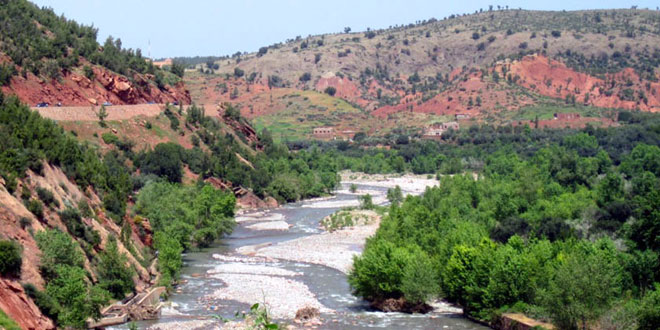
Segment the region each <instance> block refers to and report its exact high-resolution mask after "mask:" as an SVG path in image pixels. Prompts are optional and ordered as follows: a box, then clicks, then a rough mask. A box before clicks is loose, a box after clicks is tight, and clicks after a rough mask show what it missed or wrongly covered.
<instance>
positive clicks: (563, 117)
mask: <svg viewBox="0 0 660 330" xmlns="http://www.w3.org/2000/svg"><path fill="white" fill-rule="evenodd" d="M555 119H557V120H576V119H580V114H579V113H555Z"/></svg>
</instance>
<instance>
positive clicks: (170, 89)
mask: <svg viewBox="0 0 660 330" xmlns="http://www.w3.org/2000/svg"><path fill="white" fill-rule="evenodd" d="M17 68H18V67H17ZM18 71H19V72H21V70H20V68H19V70H18ZM79 71H81V70H80V69H74V70H72V72H62V73H61V77H60V78H59V79H45V78H43V77H38V76H35V75H33V74H32V73H30V72H28V73H27V74H26V75H25V76H23V75H21V74H19V75H16V76H14V77H12V79H11V83H10V84H9V85H8V86H4V87H2V91H3V92H4V93H5V94H15V95H17V96H18V97H19V98H20V99H21V100H22V101H23V102H26V103H28V104H29V105H31V106H35V105H36V104H37V103H41V102H47V103H49V104H50V105H51V106H52V105H55V104H58V103H61V104H62V105H65V106H85V105H100V104H102V103H104V102H110V103H112V104H142V103H148V102H155V103H166V102H170V103H172V102H175V101H177V102H183V103H185V104H189V103H190V102H191V98H190V93H189V92H188V91H187V90H186V88H185V86H184V84H183V82H182V81H181V82H179V83H177V84H176V85H175V86H170V85H166V86H164V87H163V88H162V89H161V88H158V86H156V84H155V83H154V82H153V81H154V77H153V76H151V75H143V74H137V73H136V74H134V75H133V77H132V79H130V80H129V78H127V77H125V76H122V75H119V74H116V73H113V72H112V71H109V70H107V69H105V68H102V67H98V66H95V67H94V68H93V71H94V76H93V77H92V79H88V78H87V77H86V76H85V75H83V74H82V72H79Z"/></svg>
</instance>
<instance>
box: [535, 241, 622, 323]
mask: <svg viewBox="0 0 660 330" xmlns="http://www.w3.org/2000/svg"><path fill="white" fill-rule="evenodd" d="M612 249H613V248H612ZM620 292H621V272H620V269H619V266H618V264H617V261H616V260H615V259H613V258H612V257H611V255H610V251H608V250H603V251H593V250H592V251H584V250H579V249H578V250H577V251H574V252H572V253H571V254H569V255H568V256H566V258H565V259H564V260H562V261H561V262H560V264H559V266H558V267H557V269H556V271H555V273H554V275H553V278H552V279H551V281H550V283H549V285H548V288H547V290H545V291H543V292H542V300H541V301H542V303H543V306H544V307H545V308H546V309H547V310H548V312H549V313H550V315H551V317H552V320H553V323H554V324H555V325H557V326H559V327H560V328H561V329H587V324H588V322H590V321H593V320H596V319H597V318H598V317H599V316H600V315H601V314H602V313H603V312H604V311H606V310H607V309H608V308H609V307H610V306H611V303H612V300H613V298H614V297H616V296H617V295H618V294H619V293H620Z"/></svg>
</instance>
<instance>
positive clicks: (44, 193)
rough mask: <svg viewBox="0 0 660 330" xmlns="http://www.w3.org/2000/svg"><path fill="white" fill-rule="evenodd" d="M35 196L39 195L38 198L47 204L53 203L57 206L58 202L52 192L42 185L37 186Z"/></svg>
mask: <svg viewBox="0 0 660 330" xmlns="http://www.w3.org/2000/svg"><path fill="white" fill-rule="evenodd" d="M36 190H37V196H39V199H40V200H41V201H42V202H44V204H46V205H47V206H51V205H55V206H59V202H58V201H57V200H56V199H55V196H53V193H52V192H51V191H50V190H48V189H46V188H42V187H37V189H36Z"/></svg>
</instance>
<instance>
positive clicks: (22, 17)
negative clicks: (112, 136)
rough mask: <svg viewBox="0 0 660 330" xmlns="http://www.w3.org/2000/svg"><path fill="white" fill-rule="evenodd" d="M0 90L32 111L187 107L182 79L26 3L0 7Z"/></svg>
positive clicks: (94, 32) (115, 41)
mask: <svg viewBox="0 0 660 330" xmlns="http://www.w3.org/2000/svg"><path fill="white" fill-rule="evenodd" d="M0 27H1V28H0V86H2V91H3V92H4V93H5V94H15V95H18V96H19V98H20V99H21V100H22V101H23V102H26V103H28V104H30V105H32V106H34V105H35V104H37V103H43V102H45V103H49V104H50V105H51V106H52V105H56V104H62V105H69V106H71V105H77V106H83V105H85V106H86V105H97V104H98V105H100V104H102V103H104V102H110V103H112V104H139V103H147V102H155V103H166V102H175V101H178V102H184V103H189V102H190V97H189V95H188V92H187V91H186V89H185V87H184V85H183V83H182V81H181V79H180V78H179V77H178V76H176V75H175V74H173V73H172V72H169V71H165V70H162V69H160V68H158V67H155V66H154V65H152V63H151V62H150V61H149V60H148V59H146V58H144V57H143V56H142V54H141V51H140V50H139V49H137V50H133V49H125V48H122V43H121V39H114V38H112V37H109V38H108V39H107V40H106V41H105V43H104V44H103V45H100V44H99V43H98V42H97V41H96V37H97V29H95V28H94V27H90V26H84V25H80V24H78V23H76V22H75V21H72V20H68V19H66V18H64V17H60V16H57V15H55V13H54V12H53V11H52V10H51V9H40V8H38V7H37V6H36V5H34V4H32V3H30V2H28V1H26V0H9V1H5V2H4V3H3V5H2V6H1V7H0Z"/></svg>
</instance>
